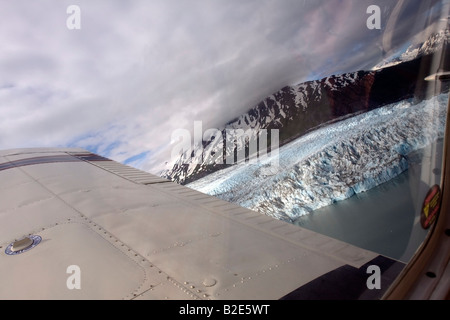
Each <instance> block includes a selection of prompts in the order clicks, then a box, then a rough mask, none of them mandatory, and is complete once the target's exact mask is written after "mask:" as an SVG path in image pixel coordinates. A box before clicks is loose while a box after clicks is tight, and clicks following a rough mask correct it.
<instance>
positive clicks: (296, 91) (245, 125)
mask: <svg viewBox="0 0 450 320" xmlns="http://www.w3.org/2000/svg"><path fill="white" fill-rule="evenodd" d="M448 37H449V34H448V31H442V32H440V33H438V34H436V35H434V36H432V37H430V38H429V39H428V40H427V41H426V42H425V43H423V44H422V45H420V46H417V47H411V48H409V49H408V50H407V51H406V52H405V53H404V54H403V55H402V57H403V58H402V60H401V61H400V60H399V62H398V63H395V64H393V65H391V66H387V65H385V66H384V67H383V68H380V69H378V70H370V71H356V72H352V73H345V74H340V75H332V76H329V77H326V78H323V79H320V80H315V81H308V82H304V83H300V84H297V85H291V86H286V87H284V88H282V89H281V90H279V91H278V92H276V93H274V94H272V95H270V96H268V97H266V98H265V99H263V100H262V101H261V102H260V103H258V104H257V105H256V106H254V107H253V108H251V109H249V111H248V112H246V113H244V114H242V115H241V116H240V117H238V118H236V119H234V120H232V121H230V122H228V123H226V124H224V126H223V127H222V128H218V130H219V132H220V133H219V135H218V134H215V135H213V136H212V137H210V138H205V137H203V138H204V141H203V143H202V144H200V143H199V144H197V145H193V146H190V148H189V149H191V150H189V151H188V152H185V153H183V154H180V155H179V156H178V158H177V159H176V160H175V161H174V162H173V163H174V164H173V166H172V167H171V168H170V169H169V170H166V171H164V172H162V173H160V175H161V176H162V177H165V178H168V179H171V180H173V181H176V182H178V183H181V184H187V183H190V182H192V181H195V180H196V179H199V178H202V177H204V176H206V175H208V174H211V173H213V172H216V171H217V170H222V169H225V168H227V167H229V166H230V163H229V161H227V159H230V158H231V157H237V155H238V154H239V153H240V152H241V151H242V150H247V151H246V152H247V153H248V152H249V151H248V150H249V148H248V145H249V141H256V140H255V139H256V137H257V136H259V137H260V135H261V134H262V133H263V131H264V130H266V131H267V134H268V139H267V146H268V151H270V149H271V147H272V142H274V145H276V144H275V142H276V140H274V141H272V138H273V137H272V135H271V133H272V130H278V137H279V141H278V144H279V145H280V146H282V145H285V144H287V143H289V142H291V141H293V140H295V139H297V138H299V137H301V136H302V135H304V134H306V133H308V132H310V131H312V130H315V129H317V128H320V127H322V126H325V125H329V124H331V123H333V122H336V121H341V120H342V119H345V118H346V117H350V116H354V115H357V114H359V113H364V112H367V111H370V110H374V109H376V108H380V107H383V106H386V105H388V104H392V103H396V102H399V101H403V100H405V99H411V98H414V99H415V100H416V101H422V100H423V99H425V98H426V97H428V94H429V93H427V90H426V88H427V86H428V84H427V83H426V81H425V80H424V79H425V77H426V76H428V74H425V73H424V72H426V70H430V66H432V64H433V61H434V59H435V56H434V53H435V52H436V50H438V49H439V48H440V49H443V48H444V49H445V52H449V51H448V48H447V46H448V43H447V39H448ZM443 46H445V47H443ZM413 57H415V58H414V59H413ZM408 59H413V60H410V61H404V60H408ZM449 60H450V59H449ZM445 68H450V66H445ZM442 89H443V91H444V92H445V91H447V90H448V89H449V88H448V84H444V86H443V88H442ZM433 94H435V93H433ZM238 130H242V131H241V132H238ZM227 133H228V135H227ZM245 135H247V137H248V139H249V140H248V141H245V139H242V137H243V136H245ZM230 141H232V142H233V143H227V142H230ZM247 156H249V155H248V154H247ZM218 159H221V160H222V161H217V160H218ZM172 160H173V159H172Z"/></svg>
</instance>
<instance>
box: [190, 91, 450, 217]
mask: <svg viewBox="0 0 450 320" xmlns="http://www.w3.org/2000/svg"><path fill="white" fill-rule="evenodd" d="M447 99H448V95H447V94H441V95H439V96H436V97H433V98H431V99H429V100H425V101H422V102H419V103H413V102H412V101H410V100H405V101H402V102H399V103H395V104H391V105H387V106H384V107H381V108H378V109H375V110H372V111H369V112H366V113H363V114H359V115H356V116H354V117H351V118H346V119H344V120H342V121H340V122H337V123H332V124H329V125H327V126H323V127H321V128H319V129H317V130H315V131H312V132H310V133H309V134H307V135H304V136H302V137H300V138H298V139H296V140H294V141H292V142H291V143H289V144H286V145H284V146H283V147H281V148H280V149H279V150H278V155H275V156H276V157H278V166H274V165H273V162H271V161H273V160H274V159H273V157H274V156H272V157H270V156H269V157H267V158H266V159H260V161H258V163H255V164H248V163H240V164H237V165H235V166H232V167H229V168H226V169H223V170H221V171H218V172H215V173H212V174H210V175H208V176H206V177H204V178H201V179H199V180H197V181H194V182H192V183H190V184H188V185H187V186H188V187H190V188H193V189H196V190H198V191H201V192H204V193H207V194H210V195H213V196H216V197H219V198H221V199H223V200H226V201H230V202H234V203H237V204H239V205H241V206H243V207H246V208H249V209H252V210H255V211H258V212H261V213H264V214H267V215H270V216H274V217H276V218H278V219H282V220H288V221H289V220H293V219H296V218H297V217H299V216H300V215H303V214H308V213H310V212H312V211H313V210H315V209H318V208H321V207H323V206H327V205H330V204H332V203H334V202H337V201H341V200H344V199H347V198H349V197H351V196H352V195H354V194H356V193H361V192H364V191H367V190H369V189H371V188H373V187H375V186H377V185H379V184H381V183H384V182H386V181H389V180H390V179H392V178H394V177H396V176H397V175H398V174H400V173H402V172H403V171H405V170H407V169H408V159H407V157H408V154H410V153H411V152H412V151H414V150H418V149H421V148H423V147H425V146H427V145H429V144H431V143H432V142H433V141H435V140H436V139H438V138H439V137H442V136H443V134H444V128H445V119H446V113H447Z"/></svg>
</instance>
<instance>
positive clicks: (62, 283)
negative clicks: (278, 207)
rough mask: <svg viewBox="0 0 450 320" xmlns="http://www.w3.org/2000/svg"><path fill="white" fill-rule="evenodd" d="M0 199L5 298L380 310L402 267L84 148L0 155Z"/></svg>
mask: <svg viewBox="0 0 450 320" xmlns="http://www.w3.org/2000/svg"><path fill="white" fill-rule="evenodd" d="M0 199H1V201H0V250H1V251H0V283H1V285H0V299H177V300H185V299H192V300H196V299H208V300H209V299H219V300H228V299H233V300H241V299H258V300H259V299H373V298H375V299H378V298H381V297H382V295H383V294H384V293H385V292H386V290H387V289H388V288H389V286H390V285H391V283H392V282H393V281H394V280H395V279H396V277H397V275H398V274H399V273H400V272H401V271H402V270H403V269H404V267H405V264H404V263H402V262H399V261H395V260H393V259H390V258H388V257H385V256H382V255H379V254H377V253H375V252H371V251H367V250H364V249H361V248H358V247H355V246H353V245H350V244H348V243H345V242H341V241H338V240H335V239H332V238H329V237H327V236H324V235H321V234H318V233H315V232H312V231H309V230H306V229H303V228H301V227H299V226H295V225H292V224H289V223H287V222H283V221H279V220H276V219H274V218H271V217H268V216H265V215H262V214H259V213H256V212H253V211H250V210H248V209H245V208H242V207H239V206H237V205H235V204H231V203H228V202H225V201H222V200H219V199H217V198H214V197H212V196H209V195H205V194H202V193H200V192H197V191H194V190H192V189H189V188H187V187H184V186H180V185H178V184H176V183H173V182H170V181H168V180H165V179H162V178H159V177H157V176H154V175H151V174H149V173H146V172H143V171H140V170H137V169H134V168H132V167H129V166H126V165H123V164H120V163H118V162H115V161H111V160H109V159H107V158H104V157H101V156H98V155H96V154H93V153H90V152H88V151H86V150H82V149H64V148H60V149H16V150H6V151H0ZM374 266H375V268H378V271H379V274H378V276H379V278H374V276H377V274H376V273H373V272H374V271H372V270H374V269H373V268H374ZM375 271H376V270H375ZM372 273H373V274H372ZM377 282H378V284H377ZM377 286H378V287H377Z"/></svg>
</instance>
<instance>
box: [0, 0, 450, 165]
mask: <svg viewBox="0 0 450 320" xmlns="http://www.w3.org/2000/svg"><path fill="white" fill-rule="evenodd" d="M448 1H449V0H399V1H392V0H370V1H366V0H158V1H157V0H147V1H143V0H142V1H141V0H134V1H131V0H130V1H124V0H97V1H87V0H84V1H77V0H71V1H62V0H52V1H50V0H37V1H29V0H15V1H6V0H0V43H1V46H0V150H2V149H14V148H27V147H81V148H85V149H87V150H89V151H91V152H95V153H97V154H100V155H102V156H106V157H109V158H111V159H113V160H116V161H119V162H122V163H126V164H129V165H132V166H135V167H138V168H140V169H143V170H146V171H150V172H153V173H157V172H159V170H161V169H163V168H164V164H165V163H166V162H167V161H169V160H170V155H171V148H172V145H171V136H172V133H173V132H174V131H175V130H177V129H187V130H190V131H192V130H193V128H194V121H202V126H203V129H204V130H206V129H208V128H220V127H223V126H224V125H225V124H226V123H227V122H228V121H230V120H233V119H234V118H236V117H237V116H239V115H241V114H243V113H245V112H246V111H248V110H249V109H250V108H252V107H253V106H255V105H256V104H258V102H259V101H261V100H263V99H264V98H265V97H267V96H268V95H270V94H272V93H274V92H276V91H278V90H279V89H281V88H282V87H284V86H286V85H293V84H296V83H299V82H302V81H306V80H314V79H320V78H323V77H325V76H328V75H331V74H339V73H344V72H352V71H357V70H361V69H370V68H371V67H373V66H374V65H376V64H377V63H379V62H380V61H381V60H382V59H383V58H386V57H388V56H389V55H391V54H394V53H395V51H396V50H398V49H399V48H401V47H404V46H405V44H408V43H409V42H411V41H412V42H419V41H420V40H421V39H423V38H424V37H426V36H427V35H428V34H430V33H431V32H433V31H435V30H436V28H438V24H439V23H440V22H439V21H440V18H442V17H441V16H440V15H441V14H442V7H443V6H444V5H445V6H446V5H448ZM71 5H76V6H77V8H79V15H78V16H76V17H77V18H78V17H79V20H74V17H75V16H74V15H73V14H74V11H71V10H69V11H68V10H67V9H68V7H69V6H71ZM370 5H377V6H379V8H380V9H381V29H369V28H368V27H367V20H368V18H369V17H370V16H371V14H368V13H367V8H368V7H369V6H370ZM446 16H447V15H445V17H446ZM74 21H77V22H79V25H76V28H69V27H68V22H69V25H71V26H73V23H74ZM71 23H72V24H71Z"/></svg>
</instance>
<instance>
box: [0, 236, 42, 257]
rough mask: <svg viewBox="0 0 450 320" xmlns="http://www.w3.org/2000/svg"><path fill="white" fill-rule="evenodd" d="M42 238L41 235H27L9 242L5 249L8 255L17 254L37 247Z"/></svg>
mask: <svg viewBox="0 0 450 320" xmlns="http://www.w3.org/2000/svg"><path fill="white" fill-rule="evenodd" d="M41 240H42V238H41V237H40V236H37V235H29V236H27V237H24V238H22V239H20V240H16V241H14V242H13V243H11V244H9V245H8V247H7V248H6V250H5V253H6V254H7V255H16V254H20V253H23V252H26V251H28V250H30V249H33V248H34V247H36V246H37V245H38V244H39V243H40V242H41Z"/></svg>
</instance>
